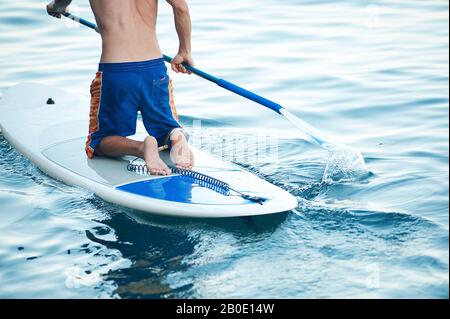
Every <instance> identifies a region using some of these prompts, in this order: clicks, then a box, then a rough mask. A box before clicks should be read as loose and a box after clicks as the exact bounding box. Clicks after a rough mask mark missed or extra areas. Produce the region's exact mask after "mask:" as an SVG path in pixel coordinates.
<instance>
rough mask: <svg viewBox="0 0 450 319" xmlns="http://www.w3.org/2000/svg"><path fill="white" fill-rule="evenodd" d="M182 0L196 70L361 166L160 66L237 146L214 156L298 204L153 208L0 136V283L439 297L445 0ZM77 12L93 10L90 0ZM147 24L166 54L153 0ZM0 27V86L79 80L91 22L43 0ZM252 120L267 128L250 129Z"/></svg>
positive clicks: (187, 119) (4, 292) (152, 292)
mask: <svg viewBox="0 0 450 319" xmlns="http://www.w3.org/2000/svg"><path fill="white" fill-rule="evenodd" d="M190 6H191V13H192V20H193V26H194V32H193V37H194V38H193V44H194V50H195V52H194V56H195V58H196V62H197V66H198V67H199V68H200V69H204V70H205V71H209V72H210V73H212V74H214V75H218V76H221V77H223V78H225V79H227V80H229V81H232V82H236V83H237V84H239V85H242V86H244V87H246V88H249V89H251V90H255V91H256V92H257V93H259V94H261V95H263V96H267V97H268V98H270V99H272V100H274V101H277V102H278V103H280V104H281V105H283V106H285V107H286V109H288V110H289V111H290V112H291V113H292V114H294V115H295V116H298V117H300V118H302V119H304V120H305V121H306V122H307V123H311V124H312V125H313V126H314V127H316V128H318V129H320V130H319V131H320V133H321V134H324V135H325V134H326V135H327V136H331V138H332V139H333V140H337V141H339V142H341V143H343V144H345V145H349V146H351V147H354V148H355V149H357V150H358V151H360V152H361V153H362V154H363V155H364V160H365V164H366V167H367V170H368V172H369V173H367V174H361V175H364V176H362V178H358V179H348V178H346V177H345V176H343V177H342V176H340V175H339V174H337V176H335V175H333V174H334V173H336V172H339V170H333V169H331V170H330V167H328V168H327V163H329V162H328V155H329V154H328V152H327V151H326V150H323V149H319V148H318V147H315V146H313V145H311V144H309V143H308V142H305V140H304V139H302V138H303V137H304V136H300V135H299V133H298V131H297V130H295V129H294V128H292V127H291V126H290V125H288V124H287V123H286V121H285V120H284V119H283V117H281V116H276V114H274V113H273V112H272V111H270V110H266V109H264V108H261V107H260V106H258V105H256V104H254V103H251V102H248V101H245V100H243V99H241V98H240V97H236V96H233V95H231V94H229V93H227V92H225V91H224V90H222V89H220V88H218V87H216V86H214V85H211V84H209V83H207V82H205V81H203V80H201V79H199V78H196V77H194V76H190V77H187V76H181V75H175V74H171V76H173V79H174V82H175V97H176V100H175V102H176V103H177V106H178V110H179V113H181V114H182V115H183V116H182V117H181V119H182V122H183V124H184V125H185V126H186V127H187V128H191V127H192V125H193V124H192V123H193V121H194V120H195V119H202V126H203V127H204V129H206V130H207V134H206V133H205V134H206V135H205V138H206V139H208V142H210V143H209V144H210V145H209V146H208V147H206V144H207V143H206V144H205V148H206V149H207V150H208V151H210V152H212V153H213V154H215V155H218V156H222V155H229V154H235V155H237V156H233V157H232V158H227V159H230V160H232V161H235V162H237V163H238V164H239V165H241V166H242V167H244V168H245V169H247V170H249V171H251V172H253V173H254V174H257V175H258V176H260V177H262V178H264V179H266V180H268V181H270V182H272V183H274V184H276V185H278V186H280V187H282V188H284V189H286V190H288V191H289V192H291V193H292V194H294V195H295V196H296V197H297V199H298V200H299V206H298V207H297V209H296V210H294V211H292V212H286V213H283V214H279V215H275V216H264V217H254V218H233V219H225V220H224V219H220V220H213V221H211V220H196V219H174V218H163V217H156V216H148V215H145V214H142V213H139V212H136V211H133V210H129V209H125V208H122V207H119V206H115V205H111V204H108V203H105V202H104V201H102V200H101V199H99V198H97V197H96V196H95V195H93V194H91V193H89V192H87V191H85V190H83V189H80V188H77V187H69V186H67V185H64V184H62V183H60V182H58V181H55V180H53V179H51V178H49V177H47V176H46V175H44V174H42V172H40V171H39V170H38V169H37V168H36V167H35V166H34V165H32V164H31V163H30V162H29V161H28V160H27V159H25V158H24V157H23V156H22V155H20V154H19V153H18V152H17V151H16V150H14V149H12V148H11V146H10V145H9V144H8V143H7V142H6V140H5V139H4V138H3V137H1V138H0V297H9V298H11V297H14V298H20V297H34V298H38V297H50V298H77V297H88V298H90V297H92V298H95V297H100V298H174V297H189V298H195V297H204V298H215V297H236V298H245V297H290V298H296V297H324V298H329V297H338V298H339V297H341V298H345V297H359V298H373V297H383V298H406V297H414V298H417V297H419V298H429V297H439V298H448V189H449V185H448V145H449V140H448V101H449V100H448V43H449V42H448V2H447V1H425V2H424V1H407V2H405V1H391V2H389V3H386V2H382V1H376V0H375V1H353V0H347V1H340V2H334V1H320V2H314V1H298V0H283V1H275V0H261V1H258V4H257V5H256V3H255V1H238V0H231V1H227V2H226V4H223V5H221V6H217V5H216V4H215V3H205V2H204V1H197V0H195V1H190ZM73 9H74V12H75V13H77V14H79V15H81V16H83V17H86V18H88V19H91V20H92V14H91V13H90V11H89V8H88V4H87V2H86V3H85V2H79V3H77V4H76V5H74V6H73ZM411 17H414V19H412V18H411ZM158 23H159V25H158V33H159V35H160V40H161V41H160V42H161V47H162V48H164V52H165V53H166V54H173V53H174V52H176V49H177V39H176V34H175V32H174V29H173V25H172V24H173V19H172V17H171V10H170V8H169V7H168V6H167V5H166V4H165V3H164V2H160V17H159V22H158ZM0 30H1V32H0V46H1V50H0V69H1V70H2V71H1V77H0V94H1V91H2V90H3V89H6V88H8V87H10V86H11V85H13V84H15V83H19V82H24V81H36V82H43V83H47V84H52V85H57V86H62V87H66V88H68V89H69V90H73V91H76V92H79V93H82V94H83V93H84V94H85V95H86V94H88V88H89V83H90V81H91V79H92V77H93V74H94V72H95V70H96V64H97V60H98V56H99V52H100V51H99V50H100V43H99V41H98V35H97V34H95V32H91V31H90V30H87V29H85V28H81V27H78V26H76V25H75V24H74V23H73V22H70V21H67V22H65V21H59V20H56V19H50V18H48V17H47V16H46V14H45V12H44V9H43V4H42V2H41V1H38V0H29V1H15V2H11V1H10V2H7V3H6V2H2V3H1V4H0ZM0 121H1V119H0ZM231 126H232V127H233V128H232V129H231V128H230V127H231ZM261 130H262V131H263V132H267V133H268V135H270V136H271V138H270V139H267V140H265V141H264V142H260V140H258V139H253V140H252V139H248V138H247V137H248V136H252V135H255V134H256V133H255V132H260V131H261ZM205 132H206V131H205ZM274 136H276V140H273V139H272V138H273V137H274ZM223 141H225V142H223ZM264 143H265V144H264ZM211 144H213V145H214V144H215V146H216V147H210V146H211ZM236 145H237V146H240V145H246V147H247V148H246V149H241V148H237V147H235V146H236ZM274 149H276V152H275V151H274ZM253 151H254V152H255V154H258V156H257V160H253V159H252V158H251V157H250V156H248V154H250V153H251V152H253ZM337 155H339V154H337ZM337 160H338V161H340V160H341V157H339V156H337ZM340 163H341V162H340ZM343 163H348V162H345V161H344V162H343ZM352 168H355V166H352V165H350V166H349V167H347V168H346V169H352ZM327 172H328V173H330V172H331V173H333V174H331V175H333V176H330V174H327ZM324 173H325V176H324ZM328 177H329V178H328ZM330 180H333V182H330ZM337 181H338V182H337Z"/></svg>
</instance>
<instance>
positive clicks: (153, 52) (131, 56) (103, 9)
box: [90, 0, 161, 62]
mask: <svg viewBox="0 0 450 319" xmlns="http://www.w3.org/2000/svg"><path fill="white" fill-rule="evenodd" d="M90 4H91V7H92V11H93V12H94V15H95V19H96V21H97V24H98V26H99V28H100V32H101V35H102V48H103V52H102V57H101V62H127V61H145V60H149V59H153V58H158V57H161V50H160V48H159V44H158V40H157V38H156V30H155V29H156V16H157V12H158V0H90Z"/></svg>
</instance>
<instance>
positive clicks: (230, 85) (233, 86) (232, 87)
mask: <svg viewBox="0 0 450 319" xmlns="http://www.w3.org/2000/svg"><path fill="white" fill-rule="evenodd" d="M63 16H65V17H66V18H69V19H71V20H73V21H76V22H78V23H81V24H82V25H84V26H86V27H88V28H91V29H93V30H95V31H96V32H98V33H100V31H99V29H98V27H97V26H96V25H95V24H94V23H92V22H89V21H87V20H85V19H82V18H79V17H77V16H74V15H73V14H71V13H68V12H66V13H63ZM163 58H164V61H166V62H167V63H171V62H172V58H171V57H170V56H167V55H164V54H163ZM183 66H184V67H185V68H186V69H187V70H189V71H190V72H192V73H194V74H195V75H197V76H199V77H201V78H203V79H205V80H208V81H210V82H213V83H215V84H217V85H218V86H220V87H222V88H224V89H226V90H228V91H231V92H233V93H235V94H237V95H240V96H242V97H245V98H247V99H249V100H252V101H254V102H256V103H258V104H260V105H262V106H265V107H267V108H269V109H271V110H272V111H275V112H277V113H278V114H281V113H280V110H281V109H283V107H282V106H281V105H280V104H278V103H275V102H273V101H271V100H268V99H266V98H264V97H262V96H260V95H258V94H256V93H253V92H251V91H249V90H246V89H244V88H242V87H240V86H238V85H236V84H233V83H231V82H228V81H226V80H224V79H219V78H217V77H215V76H212V75H211V74H208V73H206V72H203V71H201V70H199V69H197V68H195V67H193V66H190V65H187V64H183Z"/></svg>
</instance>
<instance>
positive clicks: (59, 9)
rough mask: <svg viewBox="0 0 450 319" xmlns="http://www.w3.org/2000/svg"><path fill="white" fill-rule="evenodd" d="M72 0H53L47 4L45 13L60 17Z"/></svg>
mask: <svg viewBox="0 0 450 319" xmlns="http://www.w3.org/2000/svg"><path fill="white" fill-rule="evenodd" d="M71 2H72V0H54V1H52V2H50V3H49V4H48V5H47V13H48V14H49V15H51V16H52V17H55V18H58V19H59V18H61V13H64V12H66V10H67V7H68V6H69V4H70V3H71Z"/></svg>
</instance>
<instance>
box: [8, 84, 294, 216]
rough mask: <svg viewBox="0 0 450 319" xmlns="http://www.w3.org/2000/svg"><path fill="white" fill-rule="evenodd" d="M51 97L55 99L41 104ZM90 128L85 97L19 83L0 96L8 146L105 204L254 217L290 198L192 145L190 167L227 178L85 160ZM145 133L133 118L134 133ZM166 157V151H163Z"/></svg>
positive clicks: (287, 204) (290, 204)
mask: <svg viewBox="0 0 450 319" xmlns="http://www.w3.org/2000/svg"><path fill="white" fill-rule="evenodd" d="M49 98H51V99H52V100H53V101H54V102H55V103H54V104H47V102H48V99H49ZM88 125H89V99H88V98H87V97H83V96H78V95H74V94H71V93H68V92H67V91H64V90H62V89H58V88H55V87H51V86H46V85H42V84H34V83H24V84H19V85H17V86H14V87H12V88H10V89H8V90H6V92H5V93H4V95H3V96H2V98H1V100H0V128H1V129H2V133H3V135H4V136H5V138H6V139H7V140H8V141H9V143H11V145H12V146H13V147H15V148H16V149H17V150H19V151H20V152H22V153H23V154H24V155H25V156H26V157H27V158H29V159H30V160H31V161H32V162H33V163H35V164H36V165H37V166H38V167H39V169H41V170H42V171H43V172H44V173H46V174H48V175H49V176H51V177H53V178H56V179H58V180H60V181H63V182H65V183H67V184H69V185H77V186H80V187H83V188H86V189H88V190H90V191H92V192H93V193H95V194H97V195H98V196H99V197H101V198H102V199H104V200H105V201H108V202H111V203H115V204H118V205H122V206H126V207H129V208H133V209H137V210H140V211H145V212H149V213H153V214H160V215H169V216H183V217H236V216H254V215H263V214H272V213H279V212H284V211H289V210H291V209H293V208H295V207H296V206H297V200H296V199H295V197H294V196H292V195H291V194H289V193H288V192H286V191H284V190H282V189H281V188H279V187H277V186H274V185H272V184H270V183H269V182H267V181H265V180H263V179H260V178H259V177H257V176H255V175H254V174H251V173H249V172H247V171H244V170H243V169H242V168H240V167H239V166H237V165H234V164H232V163H227V162H224V161H221V160H219V159H216V158H214V157H212V156H211V155H209V154H207V153H205V152H203V151H200V150H198V149H195V148H194V149H193V152H194V155H195V159H196V165H195V167H194V169H193V170H194V171H196V172H199V173H202V174H205V175H208V176H210V177H212V178H215V179H218V180H220V181H222V182H224V183H227V184H228V185H229V186H230V187H231V188H232V189H234V190H237V191H238V192H241V193H243V194H245V195H249V196H253V197H260V198H263V199H264V200H263V201H262V202H260V203H258V202H255V201H253V200H249V199H246V198H244V197H242V196H240V195H239V194H238V193H236V192H235V191H233V190H229V189H228V190H227V189H224V188H223V187H222V186H223V185H219V186H218V185H214V184H213V185H208V184H207V183H206V184H205V183H204V182H202V181H201V180H198V179H196V178H195V176H183V175H180V174H173V175H170V176H150V175H147V174H139V173H137V172H134V171H128V170H127V166H128V164H129V163H130V160H132V159H134V158H133V157H123V158H117V159H111V158H102V157H96V158H94V159H88V158H87V157H86V154H85V151H84V146H85V142H86V136H87V133H88ZM145 136H146V133H145V129H144V127H143V125H142V123H141V122H140V121H138V128H137V133H136V135H135V136H133V137H132V138H136V139H141V140H143V138H144V137H145ZM166 157H167V156H166Z"/></svg>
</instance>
